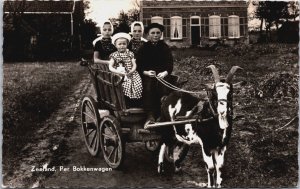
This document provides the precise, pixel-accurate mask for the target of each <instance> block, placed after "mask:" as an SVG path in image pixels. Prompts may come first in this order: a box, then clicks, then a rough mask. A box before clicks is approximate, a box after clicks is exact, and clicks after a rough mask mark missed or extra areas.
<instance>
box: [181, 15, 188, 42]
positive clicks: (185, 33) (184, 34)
mask: <svg viewBox="0 0 300 189" xmlns="http://www.w3.org/2000/svg"><path fill="white" fill-rule="evenodd" d="M187 23H188V19H186V18H184V19H182V37H183V38H185V37H187V31H186V30H187Z"/></svg>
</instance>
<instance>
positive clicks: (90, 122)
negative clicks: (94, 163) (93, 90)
mask: <svg viewBox="0 0 300 189" xmlns="http://www.w3.org/2000/svg"><path fill="white" fill-rule="evenodd" d="M99 122H100V115H99V112H98V108H97V103H96V101H95V100H94V99H93V97H91V96H86V97H84V98H83V100H82V103H81V125H82V131H83V135H84V141H85V145H86V147H87V149H88V151H89V153H90V154H91V155H92V156H96V155H98V153H99V138H100V137H99Z"/></svg>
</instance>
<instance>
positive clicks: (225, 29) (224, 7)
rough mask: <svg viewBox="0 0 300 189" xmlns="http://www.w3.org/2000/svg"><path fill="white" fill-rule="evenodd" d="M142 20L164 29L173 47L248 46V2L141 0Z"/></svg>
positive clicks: (146, 23) (165, 36) (166, 38)
mask: <svg viewBox="0 0 300 189" xmlns="http://www.w3.org/2000/svg"><path fill="white" fill-rule="evenodd" d="M140 5H141V14H140V20H142V21H143V23H144V25H145V26H147V25H148V24H150V23H153V22H157V23H160V24H163V25H164V26H165V32H164V33H163V38H164V40H165V41H166V42H167V43H168V44H169V45H170V46H176V47H189V46H206V45H212V44H215V43H217V42H224V43H225V44H235V43H236V42H242V43H248V19H247V4H246V1H205V0H142V1H141V4H140Z"/></svg>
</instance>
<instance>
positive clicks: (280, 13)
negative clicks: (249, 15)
mask: <svg viewBox="0 0 300 189" xmlns="http://www.w3.org/2000/svg"><path fill="white" fill-rule="evenodd" d="M254 4H255V5H257V9H256V11H255V17H256V18H258V19H260V20H261V25H260V35H261V37H262V30H263V22H264V21H265V27H266V28H265V29H266V35H267V40H268V39H271V33H270V30H271V27H272V26H273V25H274V24H275V26H276V29H277V31H278V28H279V24H281V23H283V20H286V21H288V19H289V18H294V19H295V17H296V16H297V15H298V12H297V11H298V10H299V6H298V4H297V3H296V2H294V1H290V2H285V1H259V2H258V4H257V2H254Z"/></svg>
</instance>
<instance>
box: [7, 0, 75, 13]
mask: <svg viewBox="0 0 300 189" xmlns="http://www.w3.org/2000/svg"><path fill="white" fill-rule="evenodd" d="M74 2H75V1H73V0H60V1H55V0H54V1H53V0H52V1H49V0H46V1H45V0H34V1H32V0H22V1H16V0H5V1H4V5H3V12H4V13H9V12H23V13H25V14H26V13H27V14H50V13H56V14H64V13H65V14H66V13H71V12H72V11H73V6H74Z"/></svg>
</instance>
